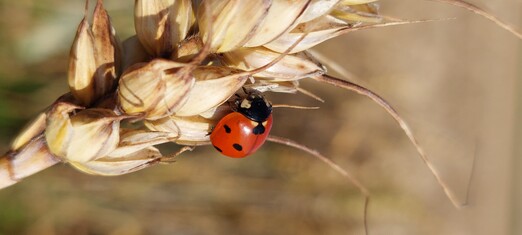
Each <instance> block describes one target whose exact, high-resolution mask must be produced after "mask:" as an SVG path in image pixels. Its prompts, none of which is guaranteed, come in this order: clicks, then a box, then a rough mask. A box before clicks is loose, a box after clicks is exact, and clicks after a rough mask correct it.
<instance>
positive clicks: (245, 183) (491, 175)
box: [0, 0, 522, 235]
mask: <svg viewBox="0 0 522 235" xmlns="http://www.w3.org/2000/svg"><path fill="white" fill-rule="evenodd" d="M128 2H129V3H127V5H125V4H122V2H120V1H106V7H107V9H108V11H109V14H111V16H112V19H113V21H114V23H115V26H116V29H117V32H118V34H119V36H120V38H121V39H125V38H127V37H128V36H130V35H131V34H133V32H134V29H133V18H132V3H131V1H128ZM472 2H473V3H475V4H477V5H479V6H482V7H486V8H487V9H490V10H491V11H492V12H494V13H496V14H497V15H498V16H499V17H500V18H501V19H504V20H505V21H507V22H511V23H512V24H513V25H515V26H517V28H519V29H522V23H520V22H521V20H522V19H521V15H522V12H521V10H522V1H521V0H497V1H485V0H474V1H472ZM83 4H84V3H83V1H80V0H77V1H59V0H45V1H43V0H42V1H34V0H18V1H8V0H0V15H1V16H2V17H0V133H1V135H0V150H1V151H2V152H4V151H6V150H7V148H8V147H7V146H8V143H9V141H10V140H11V138H13V136H14V135H15V134H16V132H17V130H19V128H20V127H21V126H22V125H23V124H24V123H25V122H26V121H27V120H28V119H29V118H31V117H32V116H33V115H35V114H36V113H38V112H39V111H41V110H42V109H43V108H44V107H46V106H47V105H48V104H50V103H51V102H52V101H53V100H54V99H55V98H56V97H58V96H59V95H60V94H62V93H64V92H66V91H67V85H66V74H65V73H66V69H67V55H68V50H69V46H70V43H71V42H72V39H73V36H74V33H75V31H76V26H77V24H78V23H79V21H80V19H81V17H82V13H83ZM381 9H382V13H383V14H385V15H390V16H394V17H399V18H406V19H426V18H429V19H434V18H435V19H440V18H452V17H456V19H453V20H446V21H439V22H431V23H422V24H415V25H405V26H396V27H389V28H382V29H372V30H367V31H361V32H356V33H352V34H349V35H345V36H341V37H339V38H336V39H334V40H330V41H327V42H326V43H323V44H321V45H320V46H318V47H317V48H316V51H317V52H320V53H321V54H323V55H325V56H327V57H328V58H330V59H331V60H332V61H335V62H336V63H338V64H340V65H342V66H343V67H344V68H345V69H347V70H349V71H351V72H352V73H353V74H356V76H357V77H356V78H353V81H356V82H358V83H360V84H362V85H364V86H366V87H368V88H371V89H372V90H374V91H376V92H377V93H379V94H381V95H382V96H383V97H385V98H386V99H387V100H388V101H389V102H390V103H392V104H393V105H394V106H395V107H396V108H397V109H398V111H399V112H400V113H401V114H402V115H403V117H404V118H405V119H406V120H407V121H408V122H409V124H410V125H411V126H412V128H413V129H414V132H415V134H416V135H417V137H418V139H419V140H420V142H421V144H422V146H423V147H424V148H425V150H426V152H427V153H428V154H429V155H430V156H431V157H432V160H433V162H434V164H435V165H436V167H437V168H438V169H439V171H440V172H441V174H442V176H443V178H444V179H445V180H447V181H448V182H449V184H450V186H451V187H452V189H453V190H454V191H456V193H457V194H458V196H459V197H460V198H461V199H462V200H464V197H465V195H466V188H467V185H468V178H469V175H470V172H471V169H472V165H473V158H474V157H475V158H476V164H475V173H474V176H473V179H472V182H471V185H470V197H469V206H468V207H466V208H464V209H462V210H457V209H455V208H454V207H452V205H451V203H450V202H449V200H448V199H447V198H446V197H445V195H444V193H443V192H442V190H441V188H440V187H439V186H438V185H437V183H436V182H435V180H434V178H433V176H432V175H431V174H430V172H429V171H428V169H427V167H426V166H425V165H424V164H423V163H422V161H421V160H420V158H419V157H418V155H417V153H416V152H415V149H414V148H413V146H412V145H411V144H410V143H409V142H408V140H407V138H406V137H405V135H404V134H403V132H402V131H401V129H400V128H399V127H398V125H397V124H396V123H395V122H394V121H393V119H392V118H391V117H389V116H388V115H387V113H385V112H384V111H383V110H382V109H381V108H379V107H378V106H377V105H375V104H374V103H372V102H371V101H369V100H368V99H366V98H364V97H360V96H358V95H354V94H352V93H350V92H346V91H342V90H340V89H336V88H333V87H330V86H328V85H321V84H316V83H314V82H312V81H307V82H303V84H302V86H303V87H305V88H307V89H309V90H312V91H314V92H315V93H316V94H318V95H320V96H321V97H323V98H324V99H326V102H325V103H324V104H318V103H317V102H316V101H314V100H312V99H310V98H307V97H303V96H301V95H270V96H269V98H270V99H272V100H273V101H274V103H282V102H285V103H292V104H302V105H321V109H320V110H308V111H306V110H286V109H280V110H277V111H276V113H275V114H274V115H275V118H274V119H275V123H274V128H273V134H275V135H279V136H285V137H290V138H292V139H294V140H296V141H299V142H301V143H303V144H306V145H307V146H309V147H312V148H315V149H318V150H320V151H321V152H322V153H324V154H325V155H327V156H329V157H331V158H332V159H334V160H335V161H337V162H338V163H339V164H340V165H341V166H343V167H344V168H346V169H348V170H350V171H351V172H353V173H354V174H355V175H356V176H357V177H358V179H360V180H361V181H362V182H363V184H364V185H365V186H366V187H368V188H369V189H370V191H371V193H372V201H371V204H370V207H369V217H368V222H369V228H370V233H371V234H522V225H521V223H520V222H522V221H521V220H522V214H521V213H522V210H521V209H522V207H521V205H522V204H521V202H520V198H521V196H522V194H521V193H520V192H521V190H522V187H521V185H520V184H521V183H520V182H521V181H520V177H521V174H520V173H518V172H517V171H520V167H522V160H520V159H519V158H520V155H521V154H520V153H521V151H520V150H522V148H521V147H520V144H519V143H520V141H521V140H520V138H519V137H520V136H521V135H520V134H521V133H522V132H521V127H520V125H519V122H518V120H519V118H520V115H519V114H517V111H516V110H517V108H516V107H517V103H518V104H519V106H520V104H521V102H520V98H521V95H520V94H521V93H520V92H519V90H520V89H521V88H522V86H521V85H520V84H521V83H520V80H521V79H522V77H521V72H522V71H521V70H520V63H521V49H520V45H521V41H520V40H519V39H517V38H515V37H514V36H513V35H511V34H508V33H507V32H506V31H504V30H502V29H500V28H499V27H497V26H496V25H494V24H493V23H491V22H489V21H487V20H485V19H483V18H481V17H479V16H477V15H473V14H471V13H469V12H467V11H465V10H462V9H460V8H457V7H453V6H449V5H445V4H440V3H434V2H430V1H418V0H416V1H413V0H400V1H383V2H382V3H381ZM326 64H327V65H328V63H326ZM332 74H335V72H332ZM170 147H172V148H173V149H175V148H176V146H174V145H171V146H170ZM166 148H169V146H166ZM362 208H363V200H362V197H361V195H360V194H359V193H358V191H357V190H356V189H355V188H354V187H353V186H352V185H350V184H347V183H346V181H345V180H344V179H343V178H342V177H340V176H339V175H338V174H337V173H335V172H333V171H332V170H331V169H329V168H327V167H325V166H324V165H323V164H322V163H321V162H319V161H317V160H316V159H313V158H312V157H310V156H309V155H307V154H305V153H302V152H300V151H297V150H294V149H290V148H288V147H284V146H279V145H276V144H271V143H268V144H266V145H265V146H264V147H263V148H262V150H261V151H259V152H258V153H257V154H255V155H253V156H251V157H249V158H246V159H243V160H234V159H228V158H225V157H221V156H220V155H218V153H216V152H215V151H214V150H213V149H211V148H210V147H202V148H198V149H197V150H195V151H194V152H192V153H188V154H185V155H184V157H182V158H180V160H179V161H178V162H176V163H174V164H172V165H161V166H156V167H152V168H149V169H146V170H143V171H140V172H137V173H134V174H130V175H125V176H120V177H110V178H106V177H96V176H90V175H85V174H82V173H80V172H78V171H76V170H74V169H72V168H71V167H69V166H67V165H59V166H55V167H52V168H50V169H48V170H46V171H44V172H42V173H39V174H37V175H35V176H33V177H29V178H27V179H26V180H24V181H23V182H21V183H19V184H17V185H14V186H12V187H9V188H7V189H4V190H1V191H0V234H2V235H3V234H113V235H116V234H190V235H192V234H194V235H199V234H362V233H363V220H362V218H363V217H362Z"/></svg>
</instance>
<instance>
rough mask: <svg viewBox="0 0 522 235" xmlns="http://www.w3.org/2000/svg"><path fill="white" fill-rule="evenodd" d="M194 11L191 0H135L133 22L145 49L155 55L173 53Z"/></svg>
mask: <svg viewBox="0 0 522 235" xmlns="http://www.w3.org/2000/svg"><path fill="white" fill-rule="evenodd" d="M194 22H195V15H194V11H193V9H192V2H191V1H190V0H136V1H135V8H134V26H135V29H136V34H137V36H138V38H139V40H140V42H141V43H142V44H143V46H144V48H145V49H146V51H147V52H148V53H149V54H150V55H152V56H154V57H165V56H169V55H170V54H172V53H173V52H174V51H175V50H176V47H177V44H178V43H179V42H180V41H182V40H183V39H185V38H186V37H187V34H188V32H189V30H190V28H191V27H192V26H193V25H194Z"/></svg>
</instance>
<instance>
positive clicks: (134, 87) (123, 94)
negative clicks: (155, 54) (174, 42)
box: [118, 59, 195, 120]
mask: <svg viewBox="0 0 522 235" xmlns="http://www.w3.org/2000/svg"><path fill="white" fill-rule="evenodd" d="M184 66H189V65H186V64H182V63H177V62H173V61H169V60H163V59H156V60H153V61H151V62H149V63H146V64H144V63H142V64H137V65H134V66H132V67H131V68H129V69H128V70H127V71H126V72H125V73H124V74H123V75H122V77H121V79H120V85H119V89H118V99H119V103H120V106H121V108H122V110H123V111H124V112H125V113H126V114H128V115H142V116H144V117H145V118H147V119H151V120H154V119H159V118H162V117H165V116H168V115H170V114H172V113H174V112H176V111H177V110H178V109H179V108H181V107H182V106H183V105H184V104H185V103H186V101H187V99H188V97H189V96H188V93H189V92H190V91H191V90H192V87H193V86H194V83H195V79H194V77H193V76H192V75H191V74H190V70H188V71H187V70H184V69H183V67H184ZM173 70H177V71H173ZM166 71H171V72H168V73H167V72H166Z"/></svg>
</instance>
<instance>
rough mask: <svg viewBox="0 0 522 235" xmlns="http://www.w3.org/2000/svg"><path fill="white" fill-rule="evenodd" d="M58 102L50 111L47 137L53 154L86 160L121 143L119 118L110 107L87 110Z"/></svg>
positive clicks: (71, 159) (100, 155)
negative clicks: (77, 110) (79, 109)
mask: <svg viewBox="0 0 522 235" xmlns="http://www.w3.org/2000/svg"><path fill="white" fill-rule="evenodd" d="M76 109H78V106H74V105H71V104H69V103H65V102H59V103H57V104H56V105H55V106H54V107H53V108H52V109H51V110H50V111H49V113H48V118H47V126H46V129H45V138H46V141H47V145H48V146H49V149H50V151H51V153H53V154H54V155H56V156H57V157H59V158H60V159H62V160H63V161H75V162H87V161H91V160H94V159H97V158H99V157H103V156H105V155H106V154H108V153H109V152H111V151H113V150H114V149H115V148H116V147H117V145H118V142H119V134H118V133H119V124H120V120H121V119H123V118H125V117H123V116H118V115H116V114H115V113H114V112H113V111H112V110H108V109H99V108H93V109H86V110H81V111H79V112H77V113H73V111H74V110H76Z"/></svg>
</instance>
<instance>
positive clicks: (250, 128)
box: [210, 90, 272, 158]
mask: <svg viewBox="0 0 522 235" xmlns="http://www.w3.org/2000/svg"><path fill="white" fill-rule="evenodd" d="M244 91H245V93H246V96H245V97H243V98H241V97H240V96H239V98H238V99H236V100H235V101H234V102H233V104H232V110H233V111H234V112H232V113H229V114H227V115H226V116H225V117H223V118H222V119H221V120H219V122H218V124H217V125H216V126H215V127H214V129H213V130H212V133H211V134H210V141H211V142H212V145H213V146H214V148H216V149H217V150H218V151H219V152H220V153H222V154H223V155H225V156H228V157H233V158H243V157H246V156H248V155H250V154H252V153H254V152H255V151H256V150H257V149H258V148H259V147H261V145H263V143H264V142H265V140H266V138H267V137H268V133H269V132H270V129H271V128H272V104H271V103H270V102H268V101H267V100H266V99H265V97H263V95H261V92H259V91H257V90H244Z"/></svg>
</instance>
